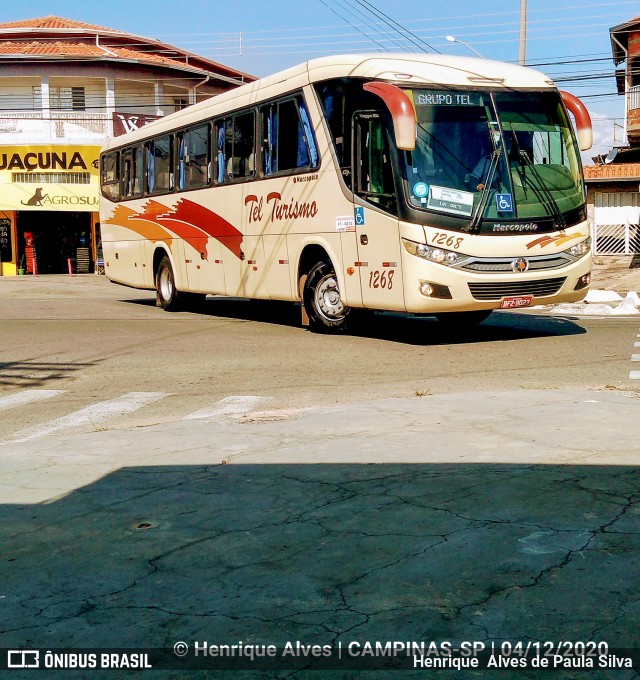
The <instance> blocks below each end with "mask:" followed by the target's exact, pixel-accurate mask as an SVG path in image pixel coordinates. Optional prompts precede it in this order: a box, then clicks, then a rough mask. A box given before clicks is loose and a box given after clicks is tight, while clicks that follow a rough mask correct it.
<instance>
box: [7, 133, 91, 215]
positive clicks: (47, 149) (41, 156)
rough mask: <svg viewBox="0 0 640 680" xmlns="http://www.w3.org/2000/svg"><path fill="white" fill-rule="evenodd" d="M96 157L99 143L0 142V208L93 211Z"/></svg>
mask: <svg viewBox="0 0 640 680" xmlns="http://www.w3.org/2000/svg"><path fill="white" fill-rule="evenodd" d="M99 157H100V147H99V146H44V145H43V146H17V147H11V146H0V210H40V211H43V210H68V211H70V212H95V211H97V210H98V203H99V195H100V194H99V170H98V159H99ZM87 180H88V181H87Z"/></svg>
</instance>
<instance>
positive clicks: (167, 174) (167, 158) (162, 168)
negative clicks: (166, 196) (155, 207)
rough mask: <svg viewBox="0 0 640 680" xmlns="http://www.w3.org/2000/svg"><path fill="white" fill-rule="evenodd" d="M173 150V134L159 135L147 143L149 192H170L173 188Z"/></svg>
mask: <svg viewBox="0 0 640 680" xmlns="http://www.w3.org/2000/svg"><path fill="white" fill-rule="evenodd" d="M172 152H173V145H172V140H171V135H165V136H164V137H157V138H156V139H154V140H152V141H150V142H149V143H148V144H147V190H148V193H150V194H159V193H168V192H169V191H171V190H172V189H173V153H172Z"/></svg>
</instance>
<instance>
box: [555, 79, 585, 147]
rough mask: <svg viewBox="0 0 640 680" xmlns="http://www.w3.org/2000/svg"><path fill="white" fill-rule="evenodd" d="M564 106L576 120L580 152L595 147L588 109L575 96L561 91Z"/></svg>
mask: <svg viewBox="0 0 640 680" xmlns="http://www.w3.org/2000/svg"><path fill="white" fill-rule="evenodd" d="M559 92H560V96H561V97H562V101H563V102H564V105H565V106H566V107H567V109H568V110H569V111H571V113H572V114H573V115H574V117H575V119H576V132H577V136H578V146H579V147H580V151H587V150H588V149H590V148H591V146H592V145H593V128H592V125H591V116H590V115H589V111H588V110H587V107H586V106H585V105H584V104H583V103H582V102H581V101H580V100H579V99H578V98H577V97H576V96H575V95H573V94H571V93H570V92H565V91H563V90H559Z"/></svg>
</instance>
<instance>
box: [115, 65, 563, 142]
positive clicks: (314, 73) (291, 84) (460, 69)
mask: <svg viewBox="0 0 640 680" xmlns="http://www.w3.org/2000/svg"><path fill="white" fill-rule="evenodd" d="M347 77H350V78H369V79H377V80H386V81H390V82H394V83H396V84H401V85H403V86H406V87H412V86H414V87H420V86H424V85H429V86H434V85H435V86H442V87H448V86H454V87H465V86H466V87H483V86H484V87H491V88H496V87H497V88H505V89H516V90H526V89H536V90H539V89H549V88H554V87H555V85H554V83H553V81H552V80H551V79H550V78H549V77H548V76H546V75H545V74H543V73H540V72H539V71H536V70H534V69H531V68H528V67H523V66H517V65H515V64H508V63H505V62H502V61H492V60H490V59H477V58H475V57H454V56H447V55H443V54H422V53H415V54H414V53H374V54H343V55H336V56H330V57H320V58H318V59H312V60H310V61H306V62H304V63H302V64H299V65H297V66H293V67H292V68H289V69H286V70H284V71H279V72H278V73H274V74H272V75H269V76H265V77H264V78H260V79H259V80H256V81H254V82H252V83H248V84H246V85H241V86H240V87H237V88H235V89H233V90H229V91H228V92H224V93H222V94H219V95H216V96H214V97H210V98H209V99H206V100H204V101H201V102H199V103H197V104H194V105H192V106H188V107H187V108H185V109H182V110H181V111H177V112H176V113H172V114H169V115H168V116H164V117H163V118H160V119H159V120H157V121H154V122H151V123H148V124H147V125H145V126H144V127H143V128H141V129H139V130H136V131H135V132H131V133H129V134H127V135H126V137H125V136H120V137H115V138H114V139H111V140H109V142H107V143H106V144H105V146H104V149H108V148H111V147H119V146H122V145H123V143H125V139H126V143H131V142H135V141H137V140H139V139H145V138H147V137H149V136H151V135H155V134H159V133H161V132H162V131H163V130H165V129H166V130H173V129H175V128H178V127H181V126H184V125H190V124H193V123H196V122H198V121H199V120H201V119H202V118H205V117H208V116H214V115H218V114H219V113H222V112H225V111H227V110H229V111H231V110H233V109H234V108H241V107H244V106H249V105H251V104H255V103H256V102H259V101H261V100H263V99H270V98H272V97H277V96H279V95H283V94H286V93H287V92H290V91H293V90H297V89H300V88H301V87H302V86H304V85H308V84H309V83H314V82H318V81H323V80H329V79H332V78H347Z"/></svg>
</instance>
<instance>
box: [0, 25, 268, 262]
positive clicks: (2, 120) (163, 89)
mask: <svg viewBox="0 0 640 680" xmlns="http://www.w3.org/2000/svg"><path fill="white" fill-rule="evenodd" d="M0 66H1V70H0V101H1V102H2V105H1V106H0V275H13V274H16V273H22V272H28V273H33V272H34V271H35V272H37V273H67V272H68V268H69V267H72V268H73V271H80V272H84V271H93V270H94V269H95V268H96V267H97V268H98V269H99V267H100V264H101V253H100V229H99V222H98V220H99V217H98V203H99V183H98V157H99V152H100V147H101V146H102V144H103V143H104V142H105V141H106V140H107V139H108V138H110V137H112V136H114V135H118V134H122V133H123V132H125V131H128V130H132V129H135V128H137V127H140V126H142V125H144V124H145V123H146V122H148V121H149V120H153V119H155V118H157V117H158V116H163V115H166V114H168V113H172V112H173V111H176V110H178V109H181V108H184V107H185V106H187V105H189V104H193V103H196V102H197V101H201V100H202V99H205V98H207V97H210V96H212V95H215V94H218V93H220V92H224V91H226V90H229V89H231V88H234V87H237V86H238V85H241V84H242V83H245V82H251V81H253V80H255V78H254V77H253V76H250V75H248V74H245V73H241V72H240V71H236V70H234V69H232V68H229V67H227V66H223V65H222V64H218V63H216V62H214V61H211V60H209V59H206V58H204V57H200V56H197V55H195V54H191V53H189V52H186V51H184V50H182V49H180V48H177V47H173V46H171V45H167V44H165V43H162V42H159V41H157V40H152V39H150V38H143V37H140V36H137V35H131V34H129V33H123V32H121V31H117V30H113V29H109V28H104V27H101V26H93V25H90V24H85V23H81V22H79V21H72V20H69V19H62V18H60V17H52V16H49V17H43V18H39V19H30V20H26V21H18V22H12V23H4V24H0Z"/></svg>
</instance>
